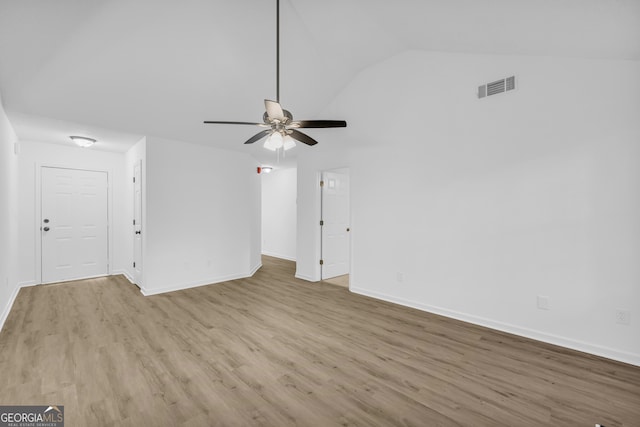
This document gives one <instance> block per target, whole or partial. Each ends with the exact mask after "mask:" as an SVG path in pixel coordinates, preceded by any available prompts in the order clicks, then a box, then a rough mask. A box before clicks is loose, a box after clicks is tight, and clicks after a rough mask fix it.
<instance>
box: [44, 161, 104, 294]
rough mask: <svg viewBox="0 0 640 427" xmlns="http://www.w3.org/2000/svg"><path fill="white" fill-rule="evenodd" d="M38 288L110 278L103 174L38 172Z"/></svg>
mask: <svg viewBox="0 0 640 427" xmlns="http://www.w3.org/2000/svg"><path fill="white" fill-rule="evenodd" d="M41 180H42V182H41V218H40V220H41V226H40V227H41V230H40V232H41V239H42V283H52V282H61V281H65V280H74V279H83V278H88V277H96V276H104V275H107V274H108V273H109V240H108V211H107V204H108V194H107V189H108V177H107V173H106V172H97V171H87V170H77V169H63V168H53V167H42V169H41Z"/></svg>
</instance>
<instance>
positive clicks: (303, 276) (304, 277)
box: [295, 272, 317, 282]
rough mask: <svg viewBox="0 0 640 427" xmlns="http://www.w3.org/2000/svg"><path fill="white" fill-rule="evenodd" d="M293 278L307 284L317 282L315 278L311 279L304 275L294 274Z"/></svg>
mask: <svg viewBox="0 0 640 427" xmlns="http://www.w3.org/2000/svg"><path fill="white" fill-rule="evenodd" d="M295 278H296V279H301V280H306V281H307V282H317V280H316V279H315V278H313V277H311V276H307V275H305V274H300V273H298V272H296V275H295Z"/></svg>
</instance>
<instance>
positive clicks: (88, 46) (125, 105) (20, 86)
mask: <svg viewBox="0 0 640 427" xmlns="http://www.w3.org/2000/svg"><path fill="white" fill-rule="evenodd" d="M281 17H282V18H281V19H282V21H281V32H282V41H281V55H282V58H281V79H282V82H281V101H282V103H283V105H284V106H285V108H287V109H289V110H291V111H292V112H293V113H294V115H295V117H296V118H307V119H313V118H339V119H347V120H348V117H327V116H326V113H327V112H326V111H324V110H325V108H326V106H327V105H328V104H329V103H330V102H331V100H332V99H333V98H334V97H335V96H336V95H337V94H338V93H340V91H341V90H342V88H344V87H345V85H347V84H348V82H349V81H351V80H352V79H353V78H354V77H355V76H357V74H358V73H359V72H360V71H361V70H363V69H366V68H367V67H369V66H371V65H373V64H376V63H377V62H379V61H381V60H384V59H385V58H388V57H391V56H393V55H396V54H398V53H400V52H403V51H406V50H410V49H421V50H432V51H445V52H467V53H483V54H484V53H490V54H505V55H546V56H575V57H586V58H601V59H624V60H636V61H637V60H640V25H639V23H640V1H638V0H394V1H380V0H322V1H319V0H282V1H281ZM0 93H1V94H2V99H3V103H4V106H5V108H6V110H7V111H8V113H9V117H10V119H11V120H12V121H13V123H14V126H15V127H16V131H17V133H18V135H19V136H20V137H21V138H25V139H37V140H42V141H44V140H49V141H48V142H65V143H66V142H67V140H66V139H65V136H66V135H69V134H70V132H72V131H73V133H78V132H85V133H87V134H91V135H94V136H97V137H98V138H102V139H106V140H107V141H111V142H112V143H113V145H110V146H109V148H111V149H114V150H122V149H124V147H125V146H126V145H127V144H128V143H131V142H132V141H135V140H136V139H137V138H138V137H139V136H141V135H154V136H159V137H164V138H170V139H177V140H183V141H187V142H194V143H199V144H209V145H212V146H215V147H219V148H225V149H234V150H244V151H247V150H248V151H249V152H251V153H253V154H254V155H256V156H259V155H260V152H261V148H260V147H259V146H257V144H254V145H256V147H247V146H243V144H242V142H243V141H244V140H246V139H247V138H248V137H249V136H251V135H252V134H253V133H255V132H256V131H257V130H256V129H252V128H250V127H232V126H221V125H203V124H202V121H203V120H241V121H261V117H262V113H263V110H264V106H263V104H262V102H263V99H264V98H271V99H273V98H274V97H275V0H238V1H231V0H226V1H223V0H184V1H175V0H160V1H159V0H136V1H130V0H56V1H51V0H29V1H15V0H0ZM372 120H375V118H372ZM374 124H375V123H372V125H374ZM335 131H336V132H339V131H340V130H335ZM309 133H310V134H311V135H313V131H310V132H309ZM262 151H264V150H262ZM294 151H295V150H294Z"/></svg>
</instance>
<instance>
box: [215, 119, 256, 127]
mask: <svg viewBox="0 0 640 427" xmlns="http://www.w3.org/2000/svg"><path fill="white" fill-rule="evenodd" d="M203 123H206V124H215V125H253V126H263V125H264V123H255V122H225V121H218V120H205V121H204V122H203Z"/></svg>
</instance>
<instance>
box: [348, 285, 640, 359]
mask: <svg viewBox="0 0 640 427" xmlns="http://www.w3.org/2000/svg"><path fill="white" fill-rule="evenodd" d="M349 290H350V291H351V292H353V293H356V294H360V295H364V296H368V297H371V298H376V299H380V300H383V301H387V302H391V303H394V304H399V305H403V306H405V307H411V308H415V309H418V310H422V311H426V312H428V313H433V314H438V315H441V316H445V317H450V318H452V319H456V320H462V321H463V322H468V323H473V324H475V325H479V326H484V327H487V328H490V329H495V330H498V331H502V332H507V333H510V334H514V335H519V336H521V337H525V338H530V339H533V340H536V341H542V342H545V343H548V344H554V345H557V346H560V347H565V348H570V349H572V350H577V351H581V352H584V353H589V354H593V355H596V356H601V357H606V358H607V359H612V360H617V361H619V362H623V363H628V364H631V365H635V366H640V354H633V353H628V352H625V351H620V350H616V349H613V348H608V347H603V346H600V345H596V344H590V343H586V342H582V341H578V340H574V339H571V338H566V337H561V336H557V335H553V334H548V333H546V332H540V331H536V330H533V329H528V328H522V327H520V326H516V325H512V324H509V323H504V322H499V321H496V320H492V319H487V318H484V317H479V316H474V315H470V314H466V313H461V312H457V311H453V310H449V309H446V308H441V307H436V306H433V305H429V304H422V303H418V302H415V301H410V300H406V299H404V298H398V297H395V296H392V295H387V294H383V293H379V292H375V291H370V290H368V289H362V288H358V287H355V286H352V287H351V288H350V289H349Z"/></svg>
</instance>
